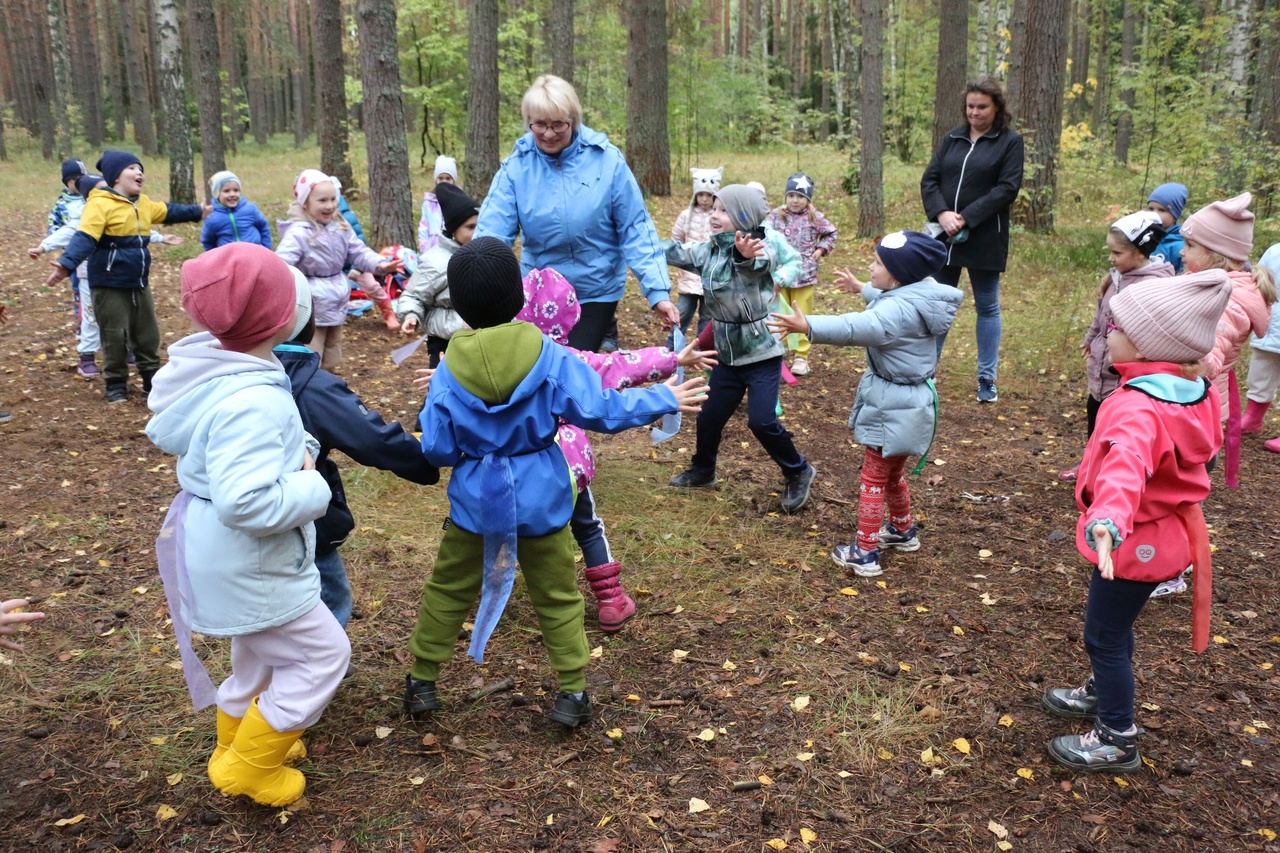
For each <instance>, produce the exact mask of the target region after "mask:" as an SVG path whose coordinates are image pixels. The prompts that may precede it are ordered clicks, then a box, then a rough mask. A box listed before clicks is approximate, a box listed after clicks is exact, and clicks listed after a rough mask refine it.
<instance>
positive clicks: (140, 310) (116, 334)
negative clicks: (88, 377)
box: [89, 287, 160, 385]
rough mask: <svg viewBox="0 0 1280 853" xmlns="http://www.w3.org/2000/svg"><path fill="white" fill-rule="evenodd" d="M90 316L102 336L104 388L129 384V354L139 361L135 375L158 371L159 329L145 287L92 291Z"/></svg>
mask: <svg viewBox="0 0 1280 853" xmlns="http://www.w3.org/2000/svg"><path fill="white" fill-rule="evenodd" d="M89 292H90V294H91V295H92V296H93V313H94V314H95V315H96V316H97V318H98V329H99V330H100V331H101V333H102V360H103V365H102V375H103V378H104V379H106V381H107V384H108V385H111V384H124V383H125V382H127V381H129V363H128V359H129V350H130V348H132V349H133V355H134V358H136V359H137V361H138V373H140V374H142V375H144V376H147V375H150V374H152V373H155V372H156V371H157V370H159V369H160V327H159V326H158V325H156V306H155V303H154V302H152V301H151V289H150V288H146V287H127V288H126V287H91V288H90V290H89Z"/></svg>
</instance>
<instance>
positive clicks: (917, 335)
mask: <svg viewBox="0 0 1280 853" xmlns="http://www.w3.org/2000/svg"><path fill="white" fill-rule="evenodd" d="M862 295H863V296H865V297H866V299H867V309H866V310H865V311H862V312H861V313H854V314H842V315H840V316H838V317H835V316H828V317H810V318H809V340H811V341H812V342H813V343H815V344H843V345H844V346H864V347H866V348H867V370H866V372H865V373H863V374H862V380H861V381H860V382H859V383H858V395H857V397H856V398H855V399H854V402H853V411H852V412H850V413H849V428H850V429H852V430H853V437H854V438H855V439H856V440H857V441H858V443H860V444H865V445H866V446H868V447H878V448H880V452H881V454H882V455H884V456H918V455H920V454H921V453H924V452H925V451H926V450H928V449H929V443H930V441H931V440H932V438H933V430H934V412H933V391H932V390H931V389H930V388H929V386H928V385H927V384H925V380H926V379H930V378H932V377H933V372H934V370H935V369H936V368H937V366H938V345H937V343H936V341H935V340H934V339H935V338H936V337H937V336H938V335H941V334H944V333H945V332H946V331H947V330H948V329H950V328H951V323H952V322H953V321H954V320H955V318H956V311H958V310H959V309H960V302H961V299H962V296H961V292H960V291H959V290H957V289H956V288H954V287H948V286H947V285H944V284H938V283H937V282H936V281H934V280H933V279H932V278H926V279H924V280H923V281H918V282H916V283H915V284H908V285H905V286H900V287H896V288H894V289H893V290H886V291H880V290H877V289H876V288H874V287H870V286H868V287H867V288H866V289H865V290H863V291H862Z"/></svg>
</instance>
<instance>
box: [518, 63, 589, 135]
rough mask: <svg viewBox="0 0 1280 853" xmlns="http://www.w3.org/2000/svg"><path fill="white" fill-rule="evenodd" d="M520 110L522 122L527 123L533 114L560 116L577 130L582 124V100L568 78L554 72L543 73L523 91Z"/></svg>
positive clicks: (541, 116)
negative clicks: (522, 116)
mask: <svg viewBox="0 0 1280 853" xmlns="http://www.w3.org/2000/svg"><path fill="white" fill-rule="evenodd" d="M520 112H521V113H522V114H523V115H524V123H525V125H528V124H529V123H530V122H532V121H533V118H532V117H533V116H534V115H537V116H538V117H540V118H547V119H551V120H556V118H557V117H562V118H563V119H565V120H566V121H568V122H569V123H570V124H572V125H573V129H574V130H577V129H578V126H579V125H581V124H582V102H581V101H579V100H578V93H577V92H576V91H575V90H574V88H573V84H572V83H570V82H569V81H568V80H565V79H563V78H561V77H557V76H556V75H554V74H543V75H542V76H541V77H539V78H538V79H537V80H534V81H533V85H532V86H530V87H529V88H528V89H527V90H525V93H524V99H523V100H522V101H521V102H520Z"/></svg>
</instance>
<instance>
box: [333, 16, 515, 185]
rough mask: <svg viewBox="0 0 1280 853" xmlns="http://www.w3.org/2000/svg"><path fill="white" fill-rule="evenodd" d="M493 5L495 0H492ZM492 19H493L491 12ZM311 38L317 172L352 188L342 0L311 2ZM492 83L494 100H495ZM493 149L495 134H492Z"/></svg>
mask: <svg viewBox="0 0 1280 853" xmlns="http://www.w3.org/2000/svg"><path fill="white" fill-rule="evenodd" d="M494 2H495V3H496V0H494ZM494 17H495V18H496V17H497V12H496V11H495V13H494ZM497 30H498V28H497V23H496V21H495V24H494V65H495V77H496V66H497V40H498V35H497ZM311 37H312V39H313V42H314V45H315V63H316V90H317V93H318V94H319V100H320V110H319V112H318V113H317V115H318V116H319V133H318V135H319V137H320V171H322V172H324V173H325V174H326V175H333V176H334V177H335V178H337V179H338V180H340V181H342V185H343V186H344V187H351V186H354V185H355V180H354V176H353V175H352V172H351V157H350V154H349V152H348V149H347V146H348V145H349V142H348V139H347V90H346V86H347V72H346V69H345V67H344V66H343V63H342V0H311ZM497 99H498V98H497V83H496V81H495V83H494V101H495V102H496V101H497ZM494 137H495V140H494V146H495V148H496V146H497V139H496V137H497V133H496V129H495V133H494Z"/></svg>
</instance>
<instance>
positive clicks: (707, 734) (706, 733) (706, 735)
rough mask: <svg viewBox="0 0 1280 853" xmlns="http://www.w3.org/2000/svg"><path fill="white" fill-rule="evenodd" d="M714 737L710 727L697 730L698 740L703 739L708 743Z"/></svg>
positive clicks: (714, 734)
mask: <svg viewBox="0 0 1280 853" xmlns="http://www.w3.org/2000/svg"><path fill="white" fill-rule="evenodd" d="M715 739H716V733H715V731H714V730H712V729H703V730H702V731H700V732H698V740H700V741H705V742H707V743H710V742H711V741H713V740H715Z"/></svg>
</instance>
